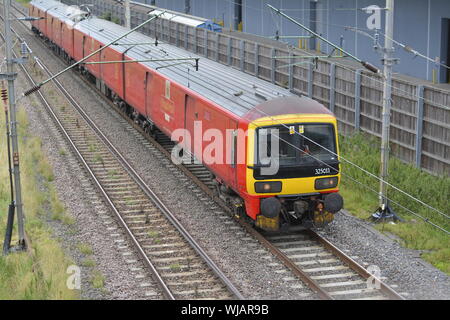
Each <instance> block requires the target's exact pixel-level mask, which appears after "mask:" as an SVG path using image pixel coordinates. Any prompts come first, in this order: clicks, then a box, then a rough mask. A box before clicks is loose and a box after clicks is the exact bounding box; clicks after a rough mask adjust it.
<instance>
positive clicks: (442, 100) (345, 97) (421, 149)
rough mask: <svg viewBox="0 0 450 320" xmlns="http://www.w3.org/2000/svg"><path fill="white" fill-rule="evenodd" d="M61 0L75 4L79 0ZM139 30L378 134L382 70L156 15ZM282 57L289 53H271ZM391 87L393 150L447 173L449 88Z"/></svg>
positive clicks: (101, 10)
mask: <svg viewBox="0 0 450 320" xmlns="http://www.w3.org/2000/svg"><path fill="white" fill-rule="evenodd" d="M63 2H65V3H67V4H76V3H77V1H76V0H63ZM92 3H93V4H94V6H93V7H92V8H91V10H92V12H93V14H95V15H98V16H101V15H102V14H105V13H107V12H110V13H111V14H112V16H115V17H117V18H119V19H120V20H121V22H122V24H124V21H123V19H124V18H123V17H124V8H123V7H122V6H120V5H117V4H115V3H113V2H111V1H105V0H92ZM146 19H148V16H147V15H146V13H145V11H142V9H141V10H139V7H133V6H132V8H131V22H132V27H134V26H137V25H138V24H140V23H142V22H144V21H145V20H146ZM140 32H142V33H144V34H147V35H150V36H151V37H155V36H158V39H160V40H162V41H165V42H167V43H170V44H173V45H176V46H178V47H181V48H184V49H186V50H188V51H190V52H193V53H196V54H198V55H202V56H205V57H208V58H209V59H212V60H215V61H217V62H219V63H222V64H224V65H227V66H230V67H233V68H237V69H240V70H242V71H243V72H246V73H249V74H252V75H255V76H256V77H259V78H262V79H265V80H267V81H271V82H273V83H275V84H277V85H279V86H282V87H285V88H289V89H290V90H291V91H292V92H293V93H296V94H299V95H306V96H309V97H311V98H313V99H315V100H317V101H319V102H321V103H322V104H324V105H325V106H326V107H327V108H329V109H330V110H331V111H333V112H334V113H335V114H336V117H337V119H338V121H339V126H340V131H341V132H342V133H344V134H349V133H352V132H354V131H355V130H361V131H364V132H367V133H369V134H371V135H374V136H377V137H381V127H382V120H381V114H382V104H383V102H382V100H383V79H382V78H381V77H380V76H377V75H374V74H371V73H368V72H366V71H364V70H361V69H357V68H355V67H352V66H350V65H347V64H344V63H343V62H337V61H336V60H333V59H327V60H318V61H317V63H316V64H315V65H313V64H310V63H307V61H311V60H305V64H300V65H294V66H292V65H290V64H292V63H293V62H299V61H301V59H299V58H295V56H296V55H297V56H298V55H305V52H304V51H300V50H298V49H294V48H289V47H288V46H283V45H277V46H271V45H267V42H266V41H258V40H248V39H246V38H245V37H243V36H242V37H240V36H239V35H237V36H235V35H229V34H226V33H216V32H212V31H208V30H206V29H200V28H193V27H189V26H186V25H183V24H179V23H176V22H174V21H168V20H163V19H156V20H154V21H152V22H150V23H149V24H147V25H145V26H144V27H143V28H142V30H140ZM254 38H255V39H257V37H254ZM281 56H289V57H292V58H288V59H281V58H274V57H281ZM289 65H290V66H289ZM392 86H393V87H394V89H393V96H392V100H393V107H392V114H391V130H390V143H391V152H392V153H393V154H394V155H395V156H397V157H398V158H399V159H401V160H403V161H405V162H407V163H412V164H414V165H415V166H416V167H418V168H422V169H423V170H425V171H428V172H430V173H433V174H443V175H448V176H450V92H447V91H444V90H439V89H437V88H434V87H429V86H424V85H416V84H412V83H409V82H407V81H404V80H401V79H395V77H394V80H393V83H392Z"/></svg>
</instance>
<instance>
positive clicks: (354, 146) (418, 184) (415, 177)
mask: <svg viewBox="0 0 450 320" xmlns="http://www.w3.org/2000/svg"><path fill="white" fill-rule="evenodd" d="M340 143H341V145H340V148H341V155H342V156H343V157H344V158H345V159H347V160H349V161H352V162H353V163H356V164H358V165H359V166H361V167H363V168H364V169H366V170H367V171H369V172H371V173H373V174H375V175H377V176H378V175H379V170H380V157H381V155H380V151H379V149H380V142H379V139H375V138H372V137H369V136H367V135H364V134H355V135H353V136H349V137H340ZM342 164H343V176H342V184H341V193H342V196H343V197H344V200H345V208H346V209H347V210H348V211H349V212H350V213H351V214H353V215H355V216H357V217H359V218H361V219H369V218H370V216H371V214H372V213H373V212H375V210H376V209H377V207H378V195H377V193H375V192H373V191H371V190H369V189H368V188H366V187H363V185H365V186H367V187H369V188H371V189H373V190H375V191H378V189H379V181H378V180H376V179H374V178H371V177H370V176H368V175H367V174H365V173H363V172H362V171H361V170H359V169H357V168H356V167H354V166H352V165H350V164H348V163H346V162H345V161H343V162H342ZM346 175H347V176H346ZM348 176H350V177H352V178H353V179H355V180H357V181H359V182H361V183H362V184H363V185H361V184H359V183H357V182H354V181H352V179H350V178H349V177H348ZM389 183H391V184H392V185H394V186H396V187H397V188H399V189H401V190H403V191H405V192H407V193H409V194H411V195H412V196H414V197H416V198H418V199H420V200H422V201H423V202H425V203H427V204H429V205H430V206H432V207H433V208H436V209H438V210H439V211H441V212H443V213H445V214H448V212H450V201H449V199H448V197H449V195H450V178H449V177H436V176H433V175H430V174H428V173H425V172H422V171H421V170H419V169H417V168H415V167H413V166H411V165H408V164H405V163H403V162H402V161H400V160H398V159H396V158H394V157H391V159H390V162H389ZM388 196H389V198H391V199H392V200H394V201H395V202H398V203H400V204H401V205H402V206H404V207H406V208H408V209H409V210H411V211H413V212H415V213H417V214H419V215H421V216H423V217H424V218H426V219H429V220H430V221H431V222H433V223H435V224H437V225H439V226H441V227H442V228H444V229H446V230H450V223H449V221H448V219H446V218H445V217H443V216H442V215H440V214H439V213H437V212H435V211H432V210H430V209H427V208H426V207H424V206H423V205H421V204H420V203H418V202H415V201H413V200H412V199H410V198H409V197H407V196H405V195H403V194H401V193H400V192H398V191H396V190H394V189H392V188H389V189H388ZM392 207H393V209H394V210H395V211H396V213H397V214H399V215H400V217H401V218H402V219H404V220H405V222H404V223H395V224H393V223H382V224H378V225H376V226H375V227H376V229H378V230H379V231H381V232H390V233H392V234H394V235H396V236H398V237H399V238H400V239H401V243H402V245H404V246H405V247H407V248H410V249H415V250H421V252H422V258H423V259H424V260H426V261H428V262H430V263H431V264H433V265H434V266H435V267H437V268H439V269H440V270H442V271H444V272H446V273H447V274H450V237H449V236H448V235H447V234H445V233H444V232H442V231H440V230H438V229H436V228H435V227H433V226H431V225H430V224H428V223H425V222H424V221H423V220H422V219H420V217H416V216H414V215H413V214H411V213H408V212H407V211H406V210H404V209H401V208H399V207H398V206H396V205H395V204H392Z"/></svg>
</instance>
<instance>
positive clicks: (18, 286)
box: [0, 109, 79, 300]
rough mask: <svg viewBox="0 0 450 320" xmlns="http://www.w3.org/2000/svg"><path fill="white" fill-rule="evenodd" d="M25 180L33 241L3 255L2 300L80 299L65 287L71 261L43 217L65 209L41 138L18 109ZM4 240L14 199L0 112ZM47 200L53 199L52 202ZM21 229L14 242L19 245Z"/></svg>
mask: <svg viewBox="0 0 450 320" xmlns="http://www.w3.org/2000/svg"><path fill="white" fill-rule="evenodd" d="M18 123H19V137H20V142H19V145H20V156H21V182H22V190H23V203H24V212H25V215H26V231H27V234H28V236H29V238H30V239H31V242H32V245H31V252H30V253H28V252H22V253H13V254H10V255H8V256H6V257H3V256H0V270H1V272H0V300H4V299H77V298H79V296H78V291H76V290H69V289H68V288H67V285H66V281H67V278H68V274H66V270H67V267H68V266H69V265H71V264H72V262H71V261H70V260H69V259H68V258H67V257H66V256H65V255H64V252H63V250H62V249H61V247H60V245H59V243H58V241H57V240H56V239H54V237H53V236H52V234H51V231H50V229H49V228H48V226H47V225H46V224H45V223H44V222H43V219H41V217H42V216H44V215H45V216H46V215H47V212H48V211H51V212H53V213H56V212H58V213H59V214H60V215H61V216H62V213H63V212H64V208H63V206H62V204H61V203H60V202H59V200H58V199H57V196H56V191H55V189H54V187H53V184H52V181H53V179H54V176H53V171H52V168H51V166H50V164H49V163H48V161H47V160H46V158H45V156H44V155H43V153H42V151H41V141H40V140H39V139H38V138H36V137H32V136H30V135H29V134H28V133H27V131H26V128H27V116H26V113H25V111H24V110H23V109H19V112H18ZM0 134H1V135H2V138H1V139H0V162H1V163H2V164H3V165H2V166H0V239H1V242H2V244H3V239H4V232H5V226H6V213H7V207H8V204H9V201H10V196H9V179H8V166H7V165H6V163H7V154H6V141H5V140H6V139H4V135H5V118H4V113H3V112H2V113H1V116H0ZM47 199H51V200H50V201H49V200H47ZM16 237H17V229H15V230H14V237H13V240H12V244H13V245H14V244H16V243H17V238H16Z"/></svg>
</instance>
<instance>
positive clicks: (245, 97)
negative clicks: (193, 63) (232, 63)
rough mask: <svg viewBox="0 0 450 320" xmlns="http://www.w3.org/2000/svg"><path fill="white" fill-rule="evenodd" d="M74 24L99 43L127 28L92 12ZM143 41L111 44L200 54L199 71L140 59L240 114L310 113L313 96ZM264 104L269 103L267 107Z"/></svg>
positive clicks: (137, 37)
mask: <svg viewBox="0 0 450 320" xmlns="http://www.w3.org/2000/svg"><path fill="white" fill-rule="evenodd" d="M32 4H33V5H35V6H37V7H38V8H40V9H43V10H46V9H48V8H51V12H52V14H53V15H55V14H56V15H60V16H61V17H65V14H66V12H67V7H68V6H67V5H65V4H62V3H60V2H56V1H53V0H37V1H33V2H32ZM65 19H66V18H65ZM75 28H76V29H78V30H80V31H82V32H84V33H86V34H89V35H90V36H91V37H93V38H95V39H96V40H98V41H100V42H102V43H109V42H110V41H112V40H114V39H116V38H118V37H120V36H121V35H123V34H124V33H125V32H126V31H127V30H129V29H127V28H125V27H122V26H120V25H117V24H115V23H112V22H110V21H106V20H103V19H99V18H97V17H92V16H91V17H89V18H87V19H85V20H82V21H80V22H78V23H76V24H75ZM120 43H122V44H124V45H120ZM128 43H132V44H134V43H139V45H126V44H128ZM142 43H154V39H152V38H150V37H148V36H146V35H143V34H141V33H139V32H133V33H132V34H130V35H128V36H127V37H125V38H123V39H122V40H120V41H119V45H113V46H112V47H113V48H114V49H115V50H117V51H119V52H126V55H127V56H129V57H130V58H132V59H136V60H142V59H165V58H188V57H193V58H200V62H199V71H195V69H193V68H188V67H187V66H186V65H173V64H174V62H167V61H166V62H142V64H143V65H146V66H148V67H149V68H152V69H156V68H158V72H160V73H161V74H163V75H164V76H166V77H168V78H169V79H171V80H172V81H174V82H177V83H179V84H181V85H184V86H186V87H188V88H190V89H191V90H193V91H195V92H197V93H198V94H199V95H201V96H203V97H205V98H206V99H208V100H210V101H212V102H214V103H216V104H218V105H219V106H221V107H223V108H224V109H226V110H228V111H230V112H232V113H234V114H235V115H237V116H239V117H245V118H249V117H248V116H249V115H251V116H250V118H255V117H256V114H259V115H260V116H259V118H262V117H264V116H267V115H268V113H267V111H269V113H270V115H276V114H287V113H310V112H309V111H308V106H311V103H306V102H307V101H313V100H311V99H309V98H298V97H297V96H295V95H294V94H293V93H291V92H290V91H289V90H287V89H284V88H281V87H279V86H277V85H274V84H272V83H270V82H268V81H265V80H262V79H259V78H257V77H255V76H252V75H249V74H246V73H244V72H242V71H239V70H236V69H234V68H231V67H226V66H224V65H222V64H220V63H218V62H215V61H213V60H210V59H208V58H205V57H202V56H198V55H195V54H193V53H191V52H188V51H186V50H183V49H180V48H177V47H175V46H173V45H169V44H166V43H159V44H158V46H155V45H153V44H150V45H147V44H142ZM168 66H170V67H168ZM282 97H297V99H294V98H293V99H289V101H291V102H293V101H296V102H295V103H290V104H289V107H288V106H286V105H284V104H283V103H280V102H281V100H278V99H277V98H282ZM273 99H276V100H278V102H273V103H270V104H267V103H266V102H268V101H269V102H270V100H273ZM262 104H264V105H265V106H266V107H264V110H265V111H263V108H259V107H258V106H259V105H262ZM293 104H295V105H296V107H295V106H293ZM316 104H317V105H319V106H321V105H320V104H319V103H317V102H316V103H315V104H314V105H315V106H317V105H316ZM267 106H270V108H269V109H270V110H269V109H268V108H267ZM255 107H256V108H255ZM258 110H260V111H258ZM314 110H315V111H317V112H318V113H329V111H328V109H326V108H325V107H324V106H321V108H320V107H316V108H314ZM250 111H252V112H250ZM293 111H295V112H293ZM246 115H247V116H246Z"/></svg>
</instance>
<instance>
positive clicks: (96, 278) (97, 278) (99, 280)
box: [91, 270, 105, 289]
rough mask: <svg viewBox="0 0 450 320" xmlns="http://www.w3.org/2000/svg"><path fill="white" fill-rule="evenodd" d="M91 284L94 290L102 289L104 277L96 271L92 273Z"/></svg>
mask: <svg viewBox="0 0 450 320" xmlns="http://www.w3.org/2000/svg"><path fill="white" fill-rule="evenodd" d="M91 284H92V286H93V287H94V288H96V289H103V287H104V286H105V276H104V275H103V274H102V273H101V272H100V271H98V270H94V271H93V272H92V278H91Z"/></svg>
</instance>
